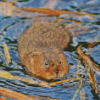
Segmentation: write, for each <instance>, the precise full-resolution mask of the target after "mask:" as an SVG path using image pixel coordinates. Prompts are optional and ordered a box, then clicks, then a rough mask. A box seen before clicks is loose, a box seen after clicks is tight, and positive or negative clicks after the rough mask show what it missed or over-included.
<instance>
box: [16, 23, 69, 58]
mask: <svg viewBox="0 0 100 100" xmlns="http://www.w3.org/2000/svg"><path fill="white" fill-rule="evenodd" d="M69 41H70V33H69V32H68V30H66V29H64V28H63V26H60V25H58V24H55V23H54V22H36V23H34V24H33V25H32V26H31V27H29V28H28V29H26V30H25V31H24V32H23V33H22V35H21V37H20V38H19V42H18V52H19V55H20V58H22V57H23V55H25V54H28V53H30V52H35V51H43V50H44V49H48V48H51V49H53V48H60V49H63V48H64V47H66V46H67V44H68V43H69Z"/></svg>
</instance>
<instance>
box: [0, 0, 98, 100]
mask: <svg viewBox="0 0 100 100" xmlns="http://www.w3.org/2000/svg"><path fill="white" fill-rule="evenodd" d="M0 1H3V0H0ZM7 1H11V0H7ZM55 1H56V0H55ZM12 2H15V3H16V4H10V5H9V4H8V5H9V6H8V8H9V7H12V5H13V7H14V10H15V8H16V7H36V8H39V7H47V8H50V7H51V9H66V10H67V11H68V10H69V11H85V12H90V13H95V14H96V15H97V16H96V19H94V16H93V17H91V18H89V17H90V16H81V17H79V15H77V14H74V15H73V14H72V15H71V14H70V15H68V16H66V15H64V14H63V15H61V16H60V18H61V17H63V18H66V19H67V21H66V22H65V24H67V25H69V26H70V25H71V26H73V25H74V26H75V25H76V24H77V22H79V23H81V22H82V24H81V25H82V26H81V27H79V29H80V28H82V27H90V28H89V31H88V32H85V33H84V34H80V35H78V36H77V37H76V36H74V37H72V39H71V42H70V44H69V45H68V48H66V51H65V52H64V53H65V54H66V59H67V60H68V62H69V65H70V71H69V74H68V75H66V76H65V79H67V78H72V77H76V70H77V68H76V66H77V61H78V55H77V54H76V48H77V46H78V45H79V44H81V43H84V42H85V43H87V44H88V43H91V42H94V41H100V6H99V5H100V1H99V0H81V1H80V0H58V1H57V2H55V4H54V5H52V4H53V0H51V1H49V2H51V3H48V0H12ZM2 4H3V3H2ZM0 7H1V8H2V6H1V5H0ZM3 7H4V6H3ZM6 7H7V6H6ZM2 9H3V8H2ZM2 11H3V10H2ZM6 11H8V10H6ZM17 11H18V9H17ZM17 11H15V12H17ZM0 13H3V12H1V11H0ZM23 13H24V12H23ZM12 14H14V16H12V17H9V15H12ZM25 14H26V13H25ZM27 14H28V13H27ZM37 15H39V14H36V13H35V15H34V14H30V13H29V16H28V18H26V17H27V16H26V17H23V16H21V15H20V14H19V13H17V15H16V14H15V13H11V12H9V13H8V15H6V16H5V14H4V15H2V14H0V52H2V53H3V54H4V51H3V43H4V42H5V43H6V44H7V45H8V47H9V52H10V56H11V59H12V63H11V64H10V65H7V64H6V62H5V59H4V57H3V55H2V56H1V54H0V69H4V70H5V71H9V72H10V73H11V74H13V75H17V76H22V77H30V76H29V75H26V74H25V73H24V70H23V67H22V66H21V65H20V61H19V58H18V53H17V40H18V37H19V36H20V35H21V33H22V32H23V30H24V29H25V28H26V27H27V26H30V25H31V24H32V23H34V21H33V20H32V18H31V17H33V16H37ZM30 16H31V17H30ZM91 16H92V15H91ZM52 18H55V17H52ZM92 18H93V19H92ZM72 19H73V20H74V21H77V22H74V23H73V20H72ZM73 30H74V31H75V30H76V31H77V28H75V29H74V28H73V29H72V31H73ZM99 49H100V44H97V45H96V46H94V47H93V48H91V49H86V48H85V47H84V48H83V51H84V52H87V53H88V54H89V55H90V56H91V58H92V61H94V62H95V63H96V64H100V60H99V59H100V50H99ZM81 66H83V64H82V65H81ZM81 68H82V69H81V70H80V71H81V72H82V74H83V76H82V77H86V78H87V74H86V70H85V68H84V66H83V67H81ZM34 79H35V78H34ZM96 79H97V82H98V84H100V83H99V81H100V78H99V76H98V75H97V74H96ZM36 80H38V79H36ZM79 84H80V83H79V82H74V83H73V82H65V83H62V84H59V85H56V86H54V87H51V88H45V87H40V86H35V85H28V84H27V83H25V82H22V81H18V80H16V81H15V80H8V79H4V78H0V86H2V87H5V88H8V89H12V90H14V91H18V92H21V93H24V94H28V95H36V96H45V97H51V98H56V99H60V100H66V98H67V99H68V100H71V99H72V97H73V95H74V93H75V91H76V89H77V88H78V86H79ZM83 87H84V90H85V95H86V99H87V100H89V99H90V100H96V99H100V94H98V95H96V94H95V93H94V91H93V90H92V88H91V87H90V85H89V82H87V81H84V84H83ZM9 100H12V99H9ZM43 100H44V99H43ZM77 100H80V95H79V94H78V95H77Z"/></svg>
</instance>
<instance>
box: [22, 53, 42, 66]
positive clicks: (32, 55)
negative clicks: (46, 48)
mask: <svg viewBox="0 0 100 100" xmlns="http://www.w3.org/2000/svg"><path fill="white" fill-rule="evenodd" d="M41 54H42V53H41V52H30V53H28V54H26V55H24V57H23V60H22V61H21V63H22V64H23V65H25V63H30V62H32V61H33V59H35V58H36V57H39V55H41Z"/></svg>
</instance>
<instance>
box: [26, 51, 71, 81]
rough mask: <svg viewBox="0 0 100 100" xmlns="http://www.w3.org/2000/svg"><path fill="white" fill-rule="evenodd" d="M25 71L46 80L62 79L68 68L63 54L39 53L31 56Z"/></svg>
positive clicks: (52, 52)
mask: <svg viewBox="0 0 100 100" xmlns="http://www.w3.org/2000/svg"><path fill="white" fill-rule="evenodd" d="M29 59H30V64H29V65H28V66H26V67H27V69H28V70H29V71H30V72H31V73H32V74H35V75H36V76H39V77H41V78H43V79H46V80H51V79H53V80H56V79H61V78H63V77H64V76H65V75H66V73H68V70H69V66H68V63H67V61H66V57H65V55H64V54H63V52H54V51H48V52H41V53H36V54H33V55H32V56H31V58H29Z"/></svg>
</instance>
